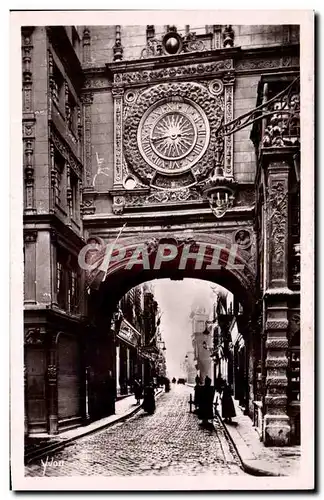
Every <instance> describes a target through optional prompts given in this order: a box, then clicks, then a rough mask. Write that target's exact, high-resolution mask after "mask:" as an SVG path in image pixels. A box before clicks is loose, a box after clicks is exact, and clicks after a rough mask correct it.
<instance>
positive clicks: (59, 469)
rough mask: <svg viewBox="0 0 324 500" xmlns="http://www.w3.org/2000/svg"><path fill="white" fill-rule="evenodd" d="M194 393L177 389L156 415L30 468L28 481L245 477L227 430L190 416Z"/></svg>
mask: <svg viewBox="0 0 324 500" xmlns="http://www.w3.org/2000/svg"><path fill="white" fill-rule="evenodd" d="M191 391H192V389H190V388H188V387H186V386H172V390H171V391H170V392H169V393H164V394H163V395H162V396H161V397H160V398H159V399H158V400H157V409H156V412H155V414H154V415H146V414H145V413H144V412H143V411H142V410H141V411H140V412H139V413H138V414H137V415H136V416H134V417H132V418H131V419H129V420H128V421H126V422H124V423H120V424H116V425H114V426H113V427H110V428H108V429H106V430H102V431H99V432H97V433H95V434H93V435H91V436H89V437H84V438H81V439H79V440H78V441H76V442H74V443H73V444H72V445H70V446H68V447H67V448H65V449H64V450H62V451H60V452H58V453H56V454H55V455H53V456H49V457H48V459H47V466H45V467H44V465H43V464H44V463H45V462H46V457H43V458H42V459H39V460H37V461H36V462H35V463H32V464H29V465H28V466H26V475H28V476H43V475H46V476H74V475H88V476H90V475H91V476H92V475H102V476H117V475H118V476H125V475H133V476H136V475H137V476H138V475H177V474H178V475H179V474H185V475H197V474H215V475H228V474H234V475H240V474H244V472H243V470H242V469H241V467H240V461H239V458H238V456H237V454H236V452H235V450H234V448H233V446H232V443H231V442H229V441H228V439H227V437H226V435H225V433H224V429H223V427H222V424H221V423H220V422H219V421H217V420H215V421H214V425H215V430H206V429H202V428H201V427H200V426H199V420H198V419H197V417H196V416H195V415H194V414H191V413H189V405H188V400H189V395H190V392H191ZM52 459H53V461H52Z"/></svg>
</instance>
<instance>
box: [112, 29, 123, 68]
mask: <svg viewBox="0 0 324 500" xmlns="http://www.w3.org/2000/svg"><path fill="white" fill-rule="evenodd" d="M120 31H121V27H120V25H119V24H117V25H116V39H115V45H114V46H113V53H114V61H122V59H123V52H124V49H123V46H122V44H121V35H120Z"/></svg>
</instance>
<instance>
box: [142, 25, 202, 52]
mask: <svg viewBox="0 0 324 500" xmlns="http://www.w3.org/2000/svg"><path fill="white" fill-rule="evenodd" d="M146 33H147V35H146V36H147V41H146V47H145V48H144V49H143V50H142V52H141V59H147V58H149V57H157V56H162V55H174V54H181V53H182V52H198V51H203V50H206V47H205V44H204V42H203V41H202V40H201V39H199V38H198V37H197V35H196V33H195V32H189V31H187V32H186V34H185V36H182V35H180V34H179V33H177V28H176V27H175V26H171V27H169V28H168V31H167V33H166V34H165V35H164V36H163V38H162V39H161V40H158V39H157V38H155V30H154V29H153V30H152V29H148V30H147V32H146Z"/></svg>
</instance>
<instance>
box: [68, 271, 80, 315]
mask: <svg viewBox="0 0 324 500" xmlns="http://www.w3.org/2000/svg"><path fill="white" fill-rule="evenodd" d="M78 300H79V290H78V275H77V273H76V271H69V289H68V310H69V312H71V313H75V312H77V309H78Z"/></svg>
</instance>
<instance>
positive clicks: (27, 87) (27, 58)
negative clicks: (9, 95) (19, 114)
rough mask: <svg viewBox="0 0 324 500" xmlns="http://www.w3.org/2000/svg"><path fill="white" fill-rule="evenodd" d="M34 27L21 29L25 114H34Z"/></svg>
mask: <svg viewBox="0 0 324 500" xmlns="http://www.w3.org/2000/svg"><path fill="white" fill-rule="evenodd" d="M33 31H34V27H31V26H26V27H23V28H22V29H21V35H22V70H23V74H22V76H23V79H22V83H23V113H32V111H33V108H32V106H33V96H32V50H33V45H32V33H33Z"/></svg>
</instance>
